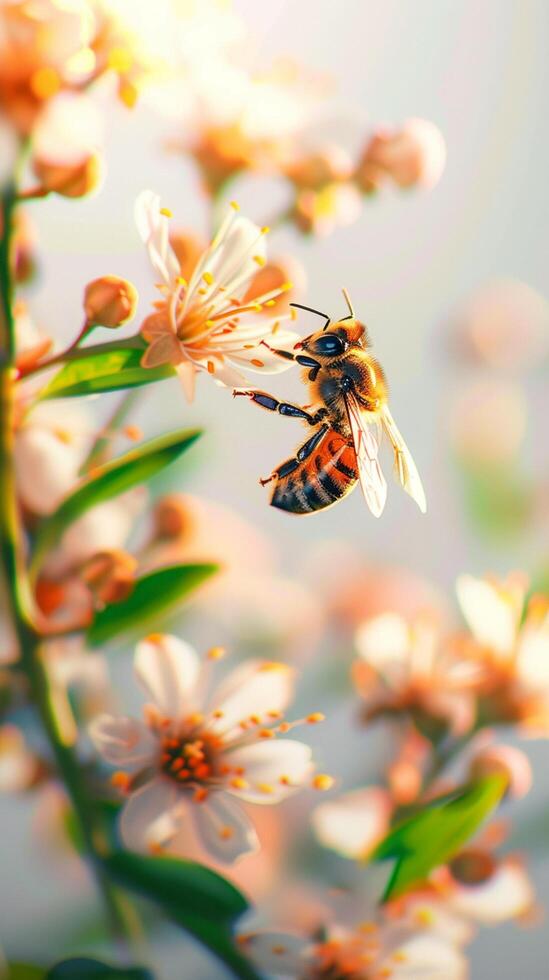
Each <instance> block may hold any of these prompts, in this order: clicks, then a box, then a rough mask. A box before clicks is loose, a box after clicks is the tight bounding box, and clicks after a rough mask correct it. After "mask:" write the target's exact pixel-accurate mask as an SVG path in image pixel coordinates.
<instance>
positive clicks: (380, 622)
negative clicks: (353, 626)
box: [355, 612, 411, 686]
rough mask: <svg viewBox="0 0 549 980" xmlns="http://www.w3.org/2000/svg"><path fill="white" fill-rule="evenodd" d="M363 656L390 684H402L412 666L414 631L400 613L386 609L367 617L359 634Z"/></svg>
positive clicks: (358, 643) (357, 645)
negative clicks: (412, 632)
mask: <svg viewBox="0 0 549 980" xmlns="http://www.w3.org/2000/svg"><path fill="white" fill-rule="evenodd" d="M355 643H356V647H357V649H358V652H359V654H360V656H361V657H362V659H363V660H365V661H366V662H367V663H368V664H369V666H370V667H372V668H373V669H374V670H375V671H376V672H377V673H379V674H381V675H382V676H383V678H384V679H385V680H386V681H387V682H388V683H390V684H392V685H395V686H398V685H399V684H400V683H402V681H403V680H404V679H405V677H407V675H408V674H409V672H410V667H411V653H410V631H409V628H408V624H407V623H406V620H405V619H404V618H403V617H402V616H399V615H398V613H391V612H388V613H382V614H381V615H380V616H374V617H373V618H372V619H368V620H366V622H365V623H363V624H362V625H361V626H359V628H358V630H357V631H356V634H355Z"/></svg>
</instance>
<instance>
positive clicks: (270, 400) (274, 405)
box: [233, 388, 326, 425]
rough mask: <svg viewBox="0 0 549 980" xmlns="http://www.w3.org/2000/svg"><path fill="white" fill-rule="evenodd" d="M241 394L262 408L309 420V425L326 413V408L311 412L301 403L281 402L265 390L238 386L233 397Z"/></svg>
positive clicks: (319, 419)
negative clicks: (243, 389) (242, 389)
mask: <svg viewBox="0 0 549 980" xmlns="http://www.w3.org/2000/svg"><path fill="white" fill-rule="evenodd" d="M241 395H246V396H247V397H248V398H249V399H250V401H252V402H255V404H256V405H259V406H260V407H261V408H266V409H267V411H269V412H278V414H279V415H287V416H289V417H290V418H294V419H302V420H303V421H304V422H308V424H309V425H317V424H318V423H319V422H321V421H322V419H323V418H324V417H325V415H326V409H325V408H321V409H319V410H318V412H314V413H313V414H311V412H306V411H305V409H304V408H301V407H300V406H299V405H292V404H291V403H290V402H279V401H278V399H277V398H274V397H273V395H268V394H267V393H266V392H265V391H241V390H240V389H238V388H237V389H235V390H234V391H233V398H237V397H238V396H241Z"/></svg>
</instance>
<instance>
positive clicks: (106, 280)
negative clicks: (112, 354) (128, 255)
mask: <svg viewBox="0 0 549 980" xmlns="http://www.w3.org/2000/svg"><path fill="white" fill-rule="evenodd" d="M136 307H137V290H136V288H135V286H132V284H131V282H128V281H127V280H126V279H120V278H119V276H101V277H100V278H99V279H94V280H93V281H92V282H89V283H88V285H87V286H86V288H85V290H84V312H85V314H86V321H87V324H88V325H89V326H90V327H91V326H100V327H108V328H110V329H113V328H114V327H121V326H122V325H123V324H124V323H127V322H128V320H131V319H132V317H134V316H135V310H136Z"/></svg>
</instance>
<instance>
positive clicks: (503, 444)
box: [450, 378, 527, 467]
mask: <svg viewBox="0 0 549 980" xmlns="http://www.w3.org/2000/svg"><path fill="white" fill-rule="evenodd" d="M472 418H474V420H475V424H474V425H471V419H472ZM526 421H527V406H526V398H525V396H524V392H523V391H522V389H521V388H519V387H518V386H517V385H513V384H511V383H510V382H509V381H498V380H497V379H495V378H490V379H483V380H481V381H475V382H472V383H470V384H469V385H464V386H462V387H461V389H460V392H459V395H458V396H457V397H456V398H455V400H454V404H453V406H452V416H451V419H450V429H451V437H452V440H453V442H454V445H455V448H456V450H457V452H458V453H459V455H460V456H461V457H462V458H463V459H464V460H465V461H467V462H468V463H472V464H474V465H475V466H481V467H486V466H490V465H493V464H496V463H508V462H509V461H510V460H512V459H513V457H514V456H515V454H516V453H517V451H518V449H519V447H520V444H521V442H522V440H523V438H524V434H525V432H526Z"/></svg>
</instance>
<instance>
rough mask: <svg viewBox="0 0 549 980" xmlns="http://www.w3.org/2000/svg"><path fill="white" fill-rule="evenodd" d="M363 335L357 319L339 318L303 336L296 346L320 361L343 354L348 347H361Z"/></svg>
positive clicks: (362, 328)
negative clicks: (322, 328)
mask: <svg viewBox="0 0 549 980" xmlns="http://www.w3.org/2000/svg"><path fill="white" fill-rule="evenodd" d="M365 335H366V330H365V327H364V325H363V324H362V323H359V322H358V321H357V320H354V319H353V320H339V321H338V322H337V323H332V324H330V325H329V326H327V327H325V328H324V330H317V331H316V333H312V334H310V336H309V337H305V338H304V339H303V340H301V341H300V342H299V343H298V344H296V347H297V348H301V349H302V350H304V351H307V353H309V354H312V355H313V357H317V358H318V359H319V360H320V361H321V360H323V359H325V360H331V359H332V358H333V357H338V356H339V355H340V354H344V353H345V352H346V351H347V350H349V347H361V346H362V344H363V341H364V339H365Z"/></svg>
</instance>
